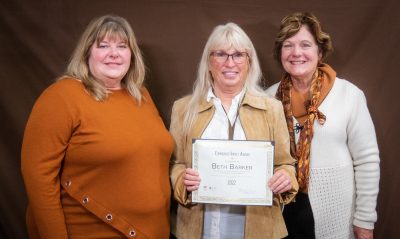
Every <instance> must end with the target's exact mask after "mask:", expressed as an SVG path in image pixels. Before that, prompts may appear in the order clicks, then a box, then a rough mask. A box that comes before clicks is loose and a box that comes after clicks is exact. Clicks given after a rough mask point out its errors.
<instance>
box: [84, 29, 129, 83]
mask: <svg viewBox="0 0 400 239" xmlns="http://www.w3.org/2000/svg"><path fill="white" fill-rule="evenodd" d="M130 63H131V50H130V48H129V46H128V45H127V43H126V42H125V41H122V40H120V39H119V38H116V39H110V38H108V37H107V36H106V37H105V38H104V39H103V40H102V41H100V42H98V43H96V42H95V43H94V44H93V45H92V47H91V49H90V56H89V69H90V73H91V74H92V75H93V77H94V78H95V79H96V80H97V81H100V82H102V83H103V84H104V85H105V87H106V88H108V89H120V88H121V80H122V79H123V78H124V76H125V74H126V73H127V72H128V69H129V66H130Z"/></svg>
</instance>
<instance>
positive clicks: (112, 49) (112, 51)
mask: <svg viewBox="0 0 400 239" xmlns="http://www.w3.org/2000/svg"><path fill="white" fill-rule="evenodd" d="M109 56H110V57H113V58H115V57H118V56H119V52H118V49H117V48H116V47H110V53H109Z"/></svg>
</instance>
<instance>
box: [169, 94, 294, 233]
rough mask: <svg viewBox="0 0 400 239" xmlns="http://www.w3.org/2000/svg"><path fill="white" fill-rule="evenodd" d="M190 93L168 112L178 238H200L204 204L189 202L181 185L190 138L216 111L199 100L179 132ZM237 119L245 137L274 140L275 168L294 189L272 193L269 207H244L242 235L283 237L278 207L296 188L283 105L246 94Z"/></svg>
mask: <svg viewBox="0 0 400 239" xmlns="http://www.w3.org/2000/svg"><path fill="white" fill-rule="evenodd" d="M190 97H191V96H187V97H184V98H182V99H180V100H178V101H176V102H175V103H174V106H173V108H172V115H171V126H170V132H171V134H172V136H173V138H174V140H175V158H174V159H173V160H172V162H171V182H172V187H173V191H174V198H175V199H176V200H177V201H178V202H179V204H178V212H177V217H176V222H174V221H173V222H172V223H171V224H172V225H175V226H176V228H172V232H174V233H175V234H176V236H177V238H178V239H192V238H193V239H200V238H201V236H202V230H203V214H204V213H203V210H204V207H203V204H195V203H192V202H191V195H190V194H189V195H188V193H187V191H186V188H185V186H184V184H183V175H184V171H185V169H186V168H190V167H191V166H192V158H191V155H192V147H191V146H192V139H193V138H200V137H201V135H202V134H203V132H204V130H205V129H206V127H207V125H208V124H209V122H210V120H211V119H212V117H213V114H214V112H215V108H214V105H213V103H212V101H210V102H207V101H206V100H204V101H203V102H201V103H200V106H199V110H198V118H197V120H196V121H195V123H194V126H193V127H192V129H191V130H190V133H189V136H185V135H183V133H182V125H183V119H184V109H185V106H186V105H187V104H188V102H189V100H190ZM239 118H240V122H241V124H242V127H243V130H244V132H245V135H246V139H248V140H273V141H275V162H274V163H275V171H276V170H278V169H285V170H286V171H287V172H288V173H289V174H290V176H291V179H292V185H293V189H292V190H291V191H289V192H287V193H285V194H282V195H275V196H274V204H273V206H272V207H264V206H247V207H246V221H245V238H251V239H257V238H271V239H275V238H282V237H284V236H286V235H287V230H286V226H285V223H284V220H283V217H282V214H281V206H282V205H283V204H287V203H289V202H290V201H291V200H292V199H293V198H294V196H295V194H296V193H297V191H298V184H297V181H296V177H295V168H294V163H295V160H294V159H293V158H292V157H291V156H290V152H289V133H288V130H287V126H286V120H285V116H284V113H283V108H282V105H281V103H280V102H279V101H277V100H275V99H272V98H268V97H265V96H253V95H250V94H248V93H246V95H245V97H244V99H243V102H242V104H241V106H240V109H239ZM173 220H174V218H173Z"/></svg>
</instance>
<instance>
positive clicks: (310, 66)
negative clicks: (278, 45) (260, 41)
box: [281, 26, 321, 82]
mask: <svg viewBox="0 0 400 239" xmlns="http://www.w3.org/2000/svg"><path fill="white" fill-rule="evenodd" d="M320 59H321V53H320V52H319V49H318V45H317V43H316V42H315V39H314V37H313V35H311V33H310V31H309V30H308V28H307V27H306V26H302V27H301V28H300V30H299V31H298V32H297V33H296V34H295V35H294V36H292V37H290V38H288V39H286V40H285V41H284V42H283V44H282V51H281V61H282V66H283V68H284V69H285V71H286V72H287V73H289V74H290V76H291V78H292V80H298V81H303V82H307V81H311V79H312V76H313V74H314V72H315V70H316V69H317V65H318V61H319V60H320Z"/></svg>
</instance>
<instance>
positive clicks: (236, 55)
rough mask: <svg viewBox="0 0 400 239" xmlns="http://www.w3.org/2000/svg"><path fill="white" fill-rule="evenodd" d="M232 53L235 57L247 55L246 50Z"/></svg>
mask: <svg viewBox="0 0 400 239" xmlns="http://www.w3.org/2000/svg"><path fill="white" fill-rule="evenodd" d="M232 55H233V57H235V58H243V57H246V52H235V53H233V54H232Z"/></svg>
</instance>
